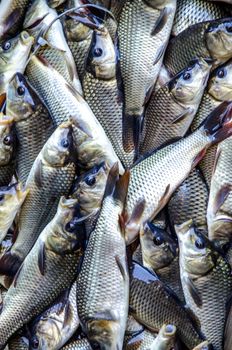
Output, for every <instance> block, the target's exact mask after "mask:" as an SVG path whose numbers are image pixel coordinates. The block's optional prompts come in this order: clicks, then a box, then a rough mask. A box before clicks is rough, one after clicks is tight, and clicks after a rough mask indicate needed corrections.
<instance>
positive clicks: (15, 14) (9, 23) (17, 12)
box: [4, 8, 22, 34]
mask: <svg viewBox="0 0 232 350" xmlns="http://www.w3.org/2000/svg"><path fill="white" fill-rule="evenodd" d="M21 15H22V9H20V8H16V9H14V10H13V11H12V12H11V14H10V16H8V17H7V18H6V20H5V22H4V33H6V34H7V32H8V31H9V30H10V29H11V28H12V27H13V26H14V25H15V24H16V23H17V22H18V20H19V19H20V16H21Z"/></svg>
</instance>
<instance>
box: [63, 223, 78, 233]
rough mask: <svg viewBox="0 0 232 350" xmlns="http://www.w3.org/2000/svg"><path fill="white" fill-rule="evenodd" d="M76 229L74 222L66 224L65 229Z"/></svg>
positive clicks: (69, 230)
mask: <svg viewBox="0 0 232 350" xmlns="http://www.w3.org/2000/svg"><path fill="white" fill-rule="evenodd" d="M75 230H76V225H75V223H74V222H72V221H70V222H68V223H67V224H66V225H65V231H68V232H71V233H72V232H74V231H75Z"/></svg>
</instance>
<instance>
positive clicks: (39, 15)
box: [23, 0, 82, 94]
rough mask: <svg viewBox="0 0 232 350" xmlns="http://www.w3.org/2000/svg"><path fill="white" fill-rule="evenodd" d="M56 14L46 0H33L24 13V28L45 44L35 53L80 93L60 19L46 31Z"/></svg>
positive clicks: (79, 85) (73, 63)
mask: <svg viewBox="0 0 232 350" xmlns="http://www.w3.org/2000/svg"><path fill="white" fill-rule="evenodd" d="M57 16H58V15H57V12H56V10H54V9H51V8H50V7H49V6H48V4H47V1H46V0H35V1H34V2H33V4H32V5H31V6H30V8H29V9H28V11H27V13H26V17H25V20H24V24H23V25H24V29H26V30H27V31H28V32H29V34H30V35H31V36H33V38H34V39H35V41H36V40H37V38H38V36H39V35H41V36H42V37H43V39H44V40H45V41H46V45H45V46H42V47H40V48H39V50H38V51H37V54H38V55H40V56H42V57H44V58H46V59H47V60H48V62H49V63H50V64H51V65H52V66H53V67H54V68H55V69H56V70H57V71H58V72H59V73H60V74H61V75H62V76H63V77H64V78H65V79H66V80H67V81H68V83H70V84H72V85H73V87H74V88H75V89H76V90H77V91H78V92H79V93H80V94H82V87H81V83H80V80H79V77H78V74H77V70H76V66H75V62H74V58H73V55H72V53H71V51H70V49H69V47H68V44H67V41H66V39H65V35H64V31H63V27H62V24H61V22H60V20H59V19H57V20H56V21H55V22H54V23H53V24H52V26H51V27H50V28H49V30H48V31H46V30H47V27H49V25H50V23H51V22H52V21H53V20H54V19H56V18H57ZM44 31H45V34H44Z"/></svg>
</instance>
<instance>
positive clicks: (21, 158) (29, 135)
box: [6, 73, 55, 185]
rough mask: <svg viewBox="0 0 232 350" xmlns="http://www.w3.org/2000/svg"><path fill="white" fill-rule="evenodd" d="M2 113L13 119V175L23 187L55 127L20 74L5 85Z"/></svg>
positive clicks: (40, 102)
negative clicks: (14, 161) (14, 148)
mask: <svg viewBox="0 0 232 350" xmlns="http://www.w3.org/2000/svg"><path fill="white" fill-rule="evenodd" d="M6 113H7V114H8V115H10V116H11V117H12V118H13V119H14V127H15V131H16V135H17V139H18V143H17V154H16V172H17V176H18V178H19V179H20V181H21V182H22V183H23V184H24V185H25V183H26V180H27V177H28V175H29V172H30V170H31V167H32V165H33V163H34V161H35V159H36V157H37V156H38V154H39V152H40V151H41V149H42V147H43V146H44V144H45V142H46V141H47V140H48V138H49V137H50V136H51V134H52V132H53V131H54V129H55V128H54V126H53V122H52V119H51V117H50V115H49V112H48V110H47V108H46V107H45V105H44V104H43V103H42V101H41V99H40V97H39V96H38V94H37V93H36V91H35V90H34V89H33V88H32V87H31V86H30V84H29V83H28V82H27V80H26V79H25V77H24V76H23V75H22V74H21V73H16V75H15V76H14V77H13V79H12V80H11V81H10V83H9V86H8V89H7V99H6Z"/></svg>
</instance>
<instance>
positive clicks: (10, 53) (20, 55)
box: [0, 31, 34, 94]
mask: <svg viewBox="0 0 232 350" xmlns="http://www.w3.org/2000/svg"><path fill="white" fill-rule="evenodd" d="M33 42H34V39H33V38H32V37H31V36H30V35H29V34H28V33H27V32H26V31H23V32H21V33H20V34H19V35H17V36H16V37H14V38H12V39H9V40H6V41H5V42H4V43H3V44H2V45H1V46H0V94H3V93H5V92H6V91H7V87H8V83H9V82H10V80H11V79H12V78H13V76H14V75H15V73H16V72H19V73H23V72H24V70H25V67H26V64H27V59H28V56H29V54H30V50H31V47H32V44H33Z"/></svg>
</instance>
